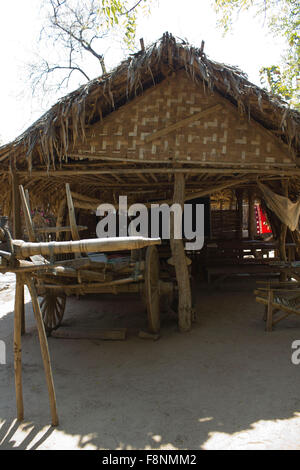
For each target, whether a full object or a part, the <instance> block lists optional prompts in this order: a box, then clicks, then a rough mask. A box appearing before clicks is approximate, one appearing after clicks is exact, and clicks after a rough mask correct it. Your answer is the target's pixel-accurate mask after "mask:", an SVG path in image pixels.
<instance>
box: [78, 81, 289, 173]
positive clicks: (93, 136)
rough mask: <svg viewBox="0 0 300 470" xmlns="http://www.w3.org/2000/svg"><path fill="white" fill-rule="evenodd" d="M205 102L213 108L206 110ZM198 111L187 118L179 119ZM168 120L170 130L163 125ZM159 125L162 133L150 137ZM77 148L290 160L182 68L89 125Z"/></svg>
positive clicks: (126, 154) (150, 157)
mask: <svg viewBox="0 0 300 470" xmlns="http://www.w3.org/2000/svg"><path fill="white" fill-rule="evenodd" d="M209 108H212V109H213V111H212V112H208V113H207V110H208V109H209ZM200 113H204V114H203V116H201V114H200ZM197 114H199V116H198V117H197V116H196V118H195V120H193V119H194V118H192V122H189V123H187V124H186V123H181V121H183V120H185V119H187V118H191V117H192V116H195V115H197ZM173 125H177V128H176V129H175V130H172V128H171V129H168V128H169V127H170V126H173ZM162 131H163V135H160V136H159V135H158V137H157V138H154V137H153V136H154V134H155V133H157V132H159V133H161V132H162ZM148 140H150V141H148ZM76 151H77V152H78V153H79V154H80V153H84V154H86V153H90V154H96V155H99V156H101V155H103V156H108V157H110V158H113V157H117V158H120V157H121V158H124V159H126V158H128V159H130V158H131V159H137V160H140V161H157V160H165V161H176V160H180V161H186V162H189V161H199V162H203V163H206V162H207V163H214V162H215V163H217V162H222V163H231V162H233V163H239V164H241V163H242V164H243V163H244V164H245V166H247V164H255V163H258V164H262V163H263V164H266V165H268V164H282V163H285V164H286V163H292V160H291V158H290V157H289V154H288V150H287V149H286V150H285V149H284V148H282V145H280V143H279V141H278V142H277V140H276V137H275V136H274V137H273V136H272V135H271V134H270V133H269V132H267V131H266V130H265V129H264V128H263V127H262V126H260V125H259V124H257V123H253V122H249V121H248V120H247V119H245V118H240V116H239V114H238V110H237V109H236V108H235V107H234V106H233V105H231V104H230V103H228V101H227V100H226V99H224V98H223V97H221V96H220V95H218V94H217V93H214V94H212V93H211V92H209V91H207V90H204V89H202V88H201V87H199V86H196V85H195V84H194V83H193V82H192V81H191V80H190V79H189V78H188V77H187V76H186V74H185V73H184V72H180V73H178V74H177V75H176V76H175V77H172V78H170V79H166V80H164V82H162V83H161V84H159V85H157V86H155V87H153V88H151V89H150V90H147V91H146V92H145V93H144V94H143V95H142V96H141V97H137V98H136V99H135V100H133V101H132V102H130V103H128V104H126V105H124V106H122V107H121V108H120V109H119V110H117V111H115V112H113V113H111V114H110V115H108V116H107V117H106V118H104V120H103V122H102V123H97V124H95V125H94V126H92V127H91V129H90V130H88V132H87V139H86V142H85V144H84V145H80V146H78V148H77V149H76Z"/></svg>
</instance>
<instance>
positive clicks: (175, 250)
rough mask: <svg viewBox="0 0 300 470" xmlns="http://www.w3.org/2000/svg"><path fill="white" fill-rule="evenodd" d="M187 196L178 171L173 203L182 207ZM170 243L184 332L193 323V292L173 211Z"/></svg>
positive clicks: (181, 327)
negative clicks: (176, 232)
mask: <svg viewBox="0 0 300 470" xmlns="http://www.w3.org/2000/svg"><path fill="white" fill-rule="evenodd" d="M184 196H185V180H184V174H183V173H176V174H175V180H174V196H173V203H177V204H180V205H181V207H182V209H183V205H184ZM170 228H171V230H170V243H171V250H172V258H173V262H174V266H175V272H176V279H177V284H178V294H179V305H178V326H179V330H180V331H182V332H185V331H189V330H190V329H191V324H192V294H191V284H190V278H189V271H188V266H187V263H186V256H185V252H184V245H183V241H182V239H175V238H174V228H175V227H174V213H173V211H172V212H171V227H170Z"/></svg>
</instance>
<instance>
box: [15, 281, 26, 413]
mask: <svg viewBox="0 0 300 470" xmlns="http://www.w3.org/2000/svg"><path fill="white" fill-rule="evenodd" d="M23 293H24V284H23V278H22V276H21V275H20V274H17V276H16V291H15V315H14V369H15V388H16V402H17V419H18V421H22V420H23V419H24V406H23V390H22V348H21V329H22V305H24V297H23Z"/></svg>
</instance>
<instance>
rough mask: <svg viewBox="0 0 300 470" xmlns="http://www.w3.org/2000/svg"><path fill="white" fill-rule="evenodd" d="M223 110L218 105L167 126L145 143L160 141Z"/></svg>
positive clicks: (146, 139)
mask: <svg viewBox="0 0 300 470" xmlns="http://www.w3.org/2000/svg"><path fill="white" fill-rule="evenodd" d="M222 108H223V106H222V105H221V104H216V105H215V106H211V107H210V108H207V109H204V110H203V111H200V112H199V113H195V114H193V115H192V116H190V117H187V118H185V119H182V120H181V121H177V122H175V123H174V124H171V125H170V126H167V127H165V128H164V129H161V130H160V131H157V132H154V133H153V134H151V135H148V136H147V137H146V138H145V142H147V143H149V142H152V141H153V140H157V139H160V138H161V137H163V136H164V135H167V134H169V133H170V132H173V131H176V129H179V128H181V127H185V126H188V125H189V124H191V123H192V122H195V121H198V120H199V119H202V118H204V117H205V116H208V115H209V114H212V113H215V112H217V111H220V110H221V109H222Z"/></svg>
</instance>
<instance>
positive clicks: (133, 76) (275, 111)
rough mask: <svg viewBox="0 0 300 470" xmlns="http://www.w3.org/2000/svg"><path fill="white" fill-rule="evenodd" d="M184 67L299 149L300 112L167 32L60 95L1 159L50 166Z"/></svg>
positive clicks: (2, 152) (2, 151)
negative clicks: (89, 131)
mask: <svg viewBox="0 0 300 470" xmlns="http://www.w3.org/2000/svg"><path fill="white" fill-rule="evenodd" d="M180 69H185V70H186V72H187V74H188V75H189V76H190V77H191V79H192V80H193V81H194V82H195V83H199V84H201V86H202V84H204V85H205V86H206V87H207V88H208V89H209V90H214V91H217V92H218V93H220V94H221V95H222V96H223V97H225V98H226V99H228V100H229V101H231V102H232V103H233V104H234V105H236V106H237V107H238V109H239V111H240V113H243V114H246V115H248V116H249V118H250V117H252V118H253V119H255V120H256V121H258V122H259V123H260V124H262V125H263V126H264V127H265V128H267V129H268V130H271V131H272V132H274V134H275V135H277V136H278V137H279V138H280V139H282V140H283V141H284V142H285V143H287V144H288V145H289V146H290V148H291V149H292V150H293V151H294V153H295V154H296V155H297V153H298V152H299V148H300V139H299V130H300V113H299V112H297V111H295V110H292V109H290V108H289V107H288V106H287V104H286V103H285V102H283V101H282V100H281V99H280V98H279V97H277V96H274V95H271V94H270V93H268V92H267V91H265V90H263V89H261V88H259V87H258V86H256V85H254V84H253V83H251V82H249V81H248V80H247V76H246V75H245V74H244V73H243V72H242V71H240V70H239V69H237V68H236V67H232V66H229V65H225V64H222V63H218V62H215V61H213V60H211V59H209V58H208V57H207V56H206V54H205V53H204V52H203V50H201V49H199V48H196V47H193V46H191V45H189V44H187V43H185V42H183V41H179V42H178V41H176V40H175V38H174V37H173V36H172V35H171V34H168V33H165V34H164V35H163V37H162V38H161V39H160V40H159V41H157V42H155V43H154V44H152V45H151V46H149V47H148V48H147V49H145V50H142V51H140V52H138V53H136V54H132V55H131V56H130V57H129V58H128V59H127V60H125V61H123V62H122V63H121V64H120V65H119V66H118V67H116V68H115V69H114V70H113V71H112V72H111V73H109V74H106V75H103V76H101V77H98V78H96V79H94V80H92V81H90V82H88V83H87V84H85V85H83V86H81V87H80V88H78V89H77V90H75V91H73V92H72V93H69V94H68V95H66V96H65V97H64V98H62V99H60V100H59V101H58V102H57V103H56V104H55V105H54V106H52V108H51V109H50V110H49V111H47V112H46V113H45V114H44V115H43V116H42V117H41V118H40V119H38V120H37V121H36V122H35V123H34V124H33V125H31V126H30V127H29V128H28V129H27V130H26V131H25V132H24V133H23V134H22V135H21V136H20V137H18V138H17V139H16V140H15V141H13V142H11V143H10V144H7V145H5V146H3V147H1V148H0V161H1V160H2V161H5V160H6V161H7V160H8V158H9V156H11V155H13V154H14V155H16V156H18V155H20V156H21V155H22V156H24V157H25V158H26V161H27V164H28V168H29V170H31V169H32V166H34V160H35V157H36V156H39V163H41V161H42V162H43V163H44V164H45V169H48V170H49V169H50V168H51V169H54V168H56V167H57V164H58V163H59V162H61V161H63V160H64V159H65V158H66V157H67V155H68V151H70V149H71V148H72V146H73V145H74V144H75V143H76V142H78V140H80V139H82V140H84V138H85V129H86V126H88V125H90V124H92V123H95V122H97V121H99V120H102V119H103V117H104V116H106V115H107V114H109V113H111V112H112V111H114V110H116V109H117V108H119V107H120V106H122V105H123V104H124V103H126V102H127V101H128V100H130V99H132V98H134V97H135V96H136V95H139V94H141V93H142V92H143V90H145V89H147V88H149V87H151V86H153V85H155V84H157V83H159V82H160V81H162V80H163V79H164V78H165V77H166V76H167V75H168V74H170V73H173V72H174V71H177V70H180Z"/></svg>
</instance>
